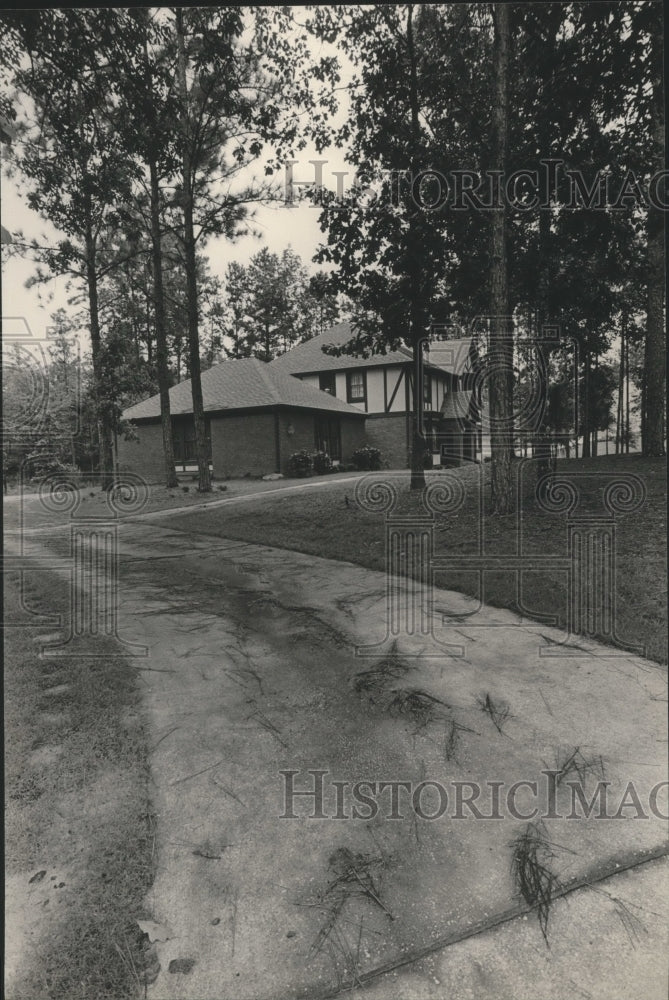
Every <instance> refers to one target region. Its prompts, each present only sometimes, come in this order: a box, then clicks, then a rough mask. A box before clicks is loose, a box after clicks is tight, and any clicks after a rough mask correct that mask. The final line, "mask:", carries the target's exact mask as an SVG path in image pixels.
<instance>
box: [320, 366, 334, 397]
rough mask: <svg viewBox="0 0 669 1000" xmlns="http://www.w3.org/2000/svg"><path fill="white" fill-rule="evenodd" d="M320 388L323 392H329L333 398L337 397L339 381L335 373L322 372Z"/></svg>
mask: <svg viewBox="0 0 669 1000" xmlns="http://www.w3.org/2000/svg"><path fill="white" fill-rule="evenodd" d="M318 388H319V389H320V390H321V391H322V392H329V393H330V395H331V396H336V395H337V381H336V377H335V373H334V372H321V373H320V375H319V376H318Z"/></svg>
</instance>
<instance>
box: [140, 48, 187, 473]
mask: <svg viewBox="0 0 669 1000" xmlns="http://www.w3.org/2000/svg"><path fill="white" fill-rule="evenodd" d="M144 68H145V77H146V94H147V102H148V105H149V115H150V116H151V121H150V129H151V134H150V137H149V143H148V151H147V157H146V159H147V162H148V166H149V178H150V210H151V257H152V260H153V291H154V297H153V298H154V302H153V314H154V317H155V322H156V368H157V373H158V391H159V394H160V421H161V424H162V430H163V456H164V459H165V485H166V486H167V487H168V489H169V488H173V487H175V486H178V485H179V480H178V479H177V473H176V469H175V467H174V436H173V433H172V417H171V415H170V372H169V366H168V348H167V330H166V327H165V290H164V287H163V251H162V244H161V235H160V185H159V182H158V163H157V157H156V149H157V143H158V127H157V122H156V115H155V107H154V105H153V78H152V73H151V64H150V62H149V47H148V37H147V32H146V31H145V34H144Z"/></svg>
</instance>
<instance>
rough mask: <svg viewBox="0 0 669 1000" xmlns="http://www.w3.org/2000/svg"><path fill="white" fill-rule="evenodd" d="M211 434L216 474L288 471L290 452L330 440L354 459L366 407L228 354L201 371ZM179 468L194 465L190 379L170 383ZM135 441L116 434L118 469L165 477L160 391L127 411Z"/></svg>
mask: <svg viewBox="0 0 669 1000" xmlns="http://www.w3.org/2000/svg"><path fill="white" fill-rule="evenodd" d="M202 393H203V397H204V409H205V418H206V423H207V436H208V439H209V444H210V461H211V467H212V472H213V474H214V476H216V477H217V478H219V479H222V478H226V477H240V476H247V475H250V476H262V475H266V474H267V473H272V472H281V473H283V474H284V475H285V474H286V473H287V472H288V459H289V457H290V455H291V454H293V452H296V451H301V450H302V449H306V450H307V451H309V452H313V451H314V450H316V449H317V448H323V445H327V450H328V452H329V454H330V457H331V458H332V459H333V460H334V461H341V462H344V463H349V462H350V461H351V456H352V454H353V452H354V451H355V450H356V449H357V448H360V447H361V446H362V445H363V444H364V443H365V433H364V425H365V419H364V413H361V412H360V410H359V409H357V408H356V407H354V406H351V405H350V404H348V403H346V402H344V401H342V400H339V399H335V398H333V397H332V396H330V395H329V394H328V393H325V392H321V391H320V390H319V389H314V388H312V387H311V386H309V385H303V384H302V383H300V382H299V381H298V380H297V379H294V378H292V377H291V376H290V375H286V374H283V373H282V372H280V371H275V370H272V369H271V367H270V366H269V365H267V364H265V362H263V361H259V360H258V359H257V358H243V359H240V360H235V361H225V362H223V363H222V364H220V365H215V366H214V367H213V368H210V369H209V370H208V371H206V372H203V373H202ZM170 411H171V415H172V427H173V432H174V445H175V458H176V460H177V471H181V472H187V471H192V470H194V469H195V441H194V439H195V431H194V422H193V407H192V400H191V385H190V379H188V380H186V381H184V382H180V383H179V384H178V385H175V386H173V387H172V388H171V389H170ZM123 418H124V420H128V421H130V422H131V423H132V425H133V427H134V431H135V433H136V435H137V438H138V440H127V439H126V438H119V440H118V442H117V456H118V467H119V470H120V471H131V472H136V473H138V474H139V475H141V476H143V477H144V478H145V479H146V480H147V481H149V482H159V481H161V480H163V479H164V478H165V463H164V459H163V447H162V428H161V422H160V397H159V396H158V395H156V396H152V397H150V398H149V399H145V400H143V401H142V402H140V403H137V404H135V405H134V406H131V407H129V408H128V409H127V410H125V411H124V413H123Z"/></svg>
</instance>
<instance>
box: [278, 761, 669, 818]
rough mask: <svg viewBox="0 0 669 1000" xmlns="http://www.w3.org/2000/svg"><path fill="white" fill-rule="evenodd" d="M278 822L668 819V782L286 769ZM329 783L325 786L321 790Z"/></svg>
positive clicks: (554, 773) (552, 774)
mask: <svg viewBox="0 0 669 1000" xmlns="http://www.w3.org/2000/svg"><path fill="white" fill-rule="evenodd" d="M278 773H279V775H280V776H281V779H282V784H281V795H282V799H281V804H282V811H281V814H280V816H279V819H293V820H294V819H319V820H363V821H369V820H373V819H375V818H377V817H382V818H383V819H384V820H398V821H399V820H404V819H407V818H411V817H412V816H417V817H418V818H419V819H421V820H428V821H433V820H440V819H446V820H477V821H478V820H490V821H495V820H505V819H513V820H519V821H523V822H527V821H529V820H561V819H566V820H580V819H591V818H592V819H595V820H629V819H636V820H649V819H659V820H667V819H669V812H668V811H667V809H668V807H667V790H668V789H669V781H660V782H657V783H656V784H655V785H653V786H652V787H648V788H644V789H641V788H640V787H639V785H638V783H635V782H633V781H626V782H625V783H624V787H622V789H619V790H618V791H614V790H613V783H612V782H610V781H606V780H603V779H601V780H598V781H597V782H596V783H594V784H593V787H591V788H590V789H587V788H586V784H585V782H583V781H582V780H578V781H574V780H570V779H566V780H564V781H563V780H562V777H563V772H562V771H559V770H554V769H551V768H546V769H545V770H543V771H541V774H540V777H538V778H532V779H528V778H522V779H519V780H517V781H513V782H509V781H493V780H491V781H486V782H484V783H481V782H476V781H456V780H451V781H439V780H435V779H427V778H423V779H421V780H420V781H416V780H412V779H396V778H393V779H387V780H378V779H371V778H363V779H358V780H351V779H346V780H340V779H335V778H333V777H331V772H330V771H328V770H325V769H321V768H309V769H308V770H306V771H300V770H293V769H285V770H281V771H279V772H278ZM326 779H327V784H326Z"/></svg>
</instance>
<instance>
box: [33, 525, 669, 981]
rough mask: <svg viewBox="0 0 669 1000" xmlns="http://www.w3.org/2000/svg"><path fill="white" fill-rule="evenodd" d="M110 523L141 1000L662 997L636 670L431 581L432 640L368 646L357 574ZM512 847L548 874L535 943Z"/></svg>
mask: <svg viewBox="0 0 669 1000" xmlns="http://www.w3.org/2000/svg"><path fill="white" fill-rule="evenodd" d="M120 537H121V586H120V619H119V632H120V635H121V637H122V638H123V639H124V640H126V641H132V642H136V643H143V644H145V645H146V646H148V650H149V655H148V656H147V657H146V658H144V659H141V658H138V659H137V661H136V662H137V667H138V670H139V671H140V677H141V682H142V689H143V691H144V695H145V705H146V710H147V714H148V718H149V723H150V728H151V734H152V744H151V745H152V753H151V789H152V796H153V802H154V807H155V811H156V814H157V831H156V850H157V857H158V871H157V877H156V880H155V883H154V886H153V889H152V891H151V893H150V896H149V898H148V899H147V906H148V908H149V910H150V912H151V914H152V916H153V920H154V921H155V922H156V924H157V925H159V926H158V928H157V929H156V930H155V934H154V936H155V937H156V948H157V952H158V957H159V960H160V965H161V970H160V973H159V975H158V977H157V978H156V979H155V981H154V982H153V983H152V985H151V986H150V987H149V993H148V995H149V997H151V998H152V1000H167V998H183V1000H185V998H193V1000H195V998H198V1000H205V998H207V1000H224V998H225V1000H244V998H254V1000H261V998H267V1000H270V998H272V1000H274V998H276V1000H279V998H281V1000H287V998H289V997H317V996H332V995H335V994H337V992H339V991H340V990H342V989H345V988H348V989H350V988H352V987H355V986H356V985H360V984H362V983H365V984H367V989H366V990H365V996H373V997H375V998H379V1000H380V998H381V997H389V996H394V997H395V996H396V997H401V998H402V1000H409V998H416V1000H418V998H421V1000H422V998H425V1000H427V998H429V1000H437V998H439V1000H441V998H446V997H449V998H458V1000H460V998H465V997H476V998H477V1000H480V998H490V1000H492V998H496V1000H500V998H502V1000H504V998H508V1000H516V998H524V997H528V998H530V997H532V998H536V997H538V996H541V997H542V1000H562V998H564V997H565V996H575V997H592V998H595V997H597V998H602V1000H604V998H606V1000H615V998H620V1000H623V998H628V997H632V996H643V997H644V998H645V1000H651V998H655V997H657V998H660V997H664V996H666V992H667V975H666V962H665V958H664V952H665V950H666V933H665V927H666V926H667V921H666V910H667V906H666V902H665V900H666V899H667V897H668V894H667V892H666V889H667V863H666V858H665V857H664V856H663V855H664V853H665V851H666V832H667V824H666V821H665V820H663V819H662V818H661V815H662V814H663V813H664V814H666V812H667V807H666V801H667V796H666V785H665V786H664V787H663V788H661V787H660V784H661V783H662V782H663V781H665V779H666V754H667V743H666V698H667V685H666V671H665V670H664V669H663V668H661V667H659V666H657V665H656V664H654V663H651V662H649V661H645V660H642V659H640V658H637V657H634V656H627V655H617V654H615V653H614V652H613V651H611V650H610V649H607V648H606V647H601V646H598V645H597V644H594V643H584V644H583V645H580V644H579V648H578V649H574V650H572V651H571V653H572V654H573V655H569V656H567V657H564V658H557V659H555V658H550V657H546V656H542V655H540V652H539V648H540V646H542V645H543V646H545V645H546V643H550V642H551V641H553V642H556V643H559V642H561V641H563V640H564V636H563V635H562V634H561V633H558V632H556V631H552V630H550V629H547V628H545V627H542V629H541V633H542V637H540V636H539V635H538V632H537V629H536V627H533V626H532V625H531V623H529V622H522V621H521V620H520V619H518V618H517V617H516V616H514V615H513V614H511V613H510V612H506V611H499V610H494V609H484V610H483V611H481V612H479V613H478V614H477V615H475V616H473V617H472V618H471V619H470V618H468V615H469V614H470V612H471V611H472V610H473V607H475V605H474V604H473V602H471V601H470V600H469V599H467V598H464V597H462V596H461V595H458V594H454V593H450V592H443V591H442V592H439V593H438V594H437V595H436V600H435V602H434V608H433V610H434V612H435V623H436V631H435V639H434V640H432V639H425V637H421V638H417V637H413V638H412V637H409V636H397V637H396V638H395V641H394V642H393V641H391V640H390V639H387V638H386V631H387V608H386V581H385V577H384V575H383V574H380V573H377V572H374V571H371V570H367V569H364V568H361V567H359V566H355V565H352V564H348V563H343V562H334V561H331V560H325V559H319V558H315V557H313V556H307V555H303V554H300V553H295V552H288V551H285V550H279V549H272V548H268V547H264V546H261V545H251V544H247V543H240V542H234V541H229V542H226V541H222V540H221V539H220V538H212V537H208V536H206V535H202V534H197V533H195V532H190V531H180V530H174V529H173V528H172V527H170V522H169V520H167V519H165V520H163V519H161V518H160V517H159V516H155V517H153V518H151V517H148V518H146V519H144V520H143V521H142V522H141V523H138V522H136V523H132V522H130V521H129V522H125V523H124V524H123V526H122V530H121V535H120ZM42 542H43V539H42V540H41V541H40V543H42ZM440 642H441V643H443V642H445V643H454V642H457V643H459V644H461V646H462V654H463V655H452V653H449V652H448V651H445V650H444V648H443V646H442V645H440ZM375 644H376V648H375V649H370V648H369V647H373V646H374V645H375ZM361 647H366V655H359V654H360V652H361ZM364 651H365V650H363V652H364ZM544 771H553V772H556V771H560V772H561V773H560V775H559V778H560V780H559V781H557V779H553V781H554V783H553V785H552V786H550V784H549V782H550V780H551V779H550V778H549V777H547V776H546V775H544V774H543V772H544ZM563 779H564V780H563ZM576 779H578V780H576ZM321 781H322V789H323V797H322V800H321V799H320V798H319V797H318V795H317V794H315V789H320V787H321ZM601 781H605V782H607V783H608V785H607V787H606V794H607V800H606V804H605V808H604V815H602V809H601V799H599V800H598V802H599V806H600V807H598V806H597V804H596V805H595V807H594V808H592V810H591V813H590V815H589V816H587V815H586V814H587V812H588V809H587V808H586V807H584V806H583V803H582V801H581V799H582V798H583V797H585V799H586V803H585V805H586V806H587V805H588V800H590V798H591V796H592V795H593V794H594V792H595V790H596V788H597V785H598V782H601ZM570 782H572V783H574V782H575V783H576V784H582V785H583V788H584V792H583V794H582V795H581V797H579V795H578V793H577V792H576V791H575V790H574V789H573V788H572V787H571V786H570ZM336 783H338V784H336ZM356 783H357V785H356ZM365 783H366V784H365ZM375 783H376V784H375ZM380 783H386V784H385V785H384V787H383V788H381V787H380ZM533 783H536V784H533ZM354 785H355V786H356V788H355V789H354V787H353V786H354ZM551 789H552V791H551ZM653 789H655V792H654V793H653ZM599 791H600V793H601V792H602V787H601V786H600V789H599ZM301 792H307V793H308V794H306V795H300V794H297V793H301ZM444 794H445V795H446V796H447V802H445V800H444ZM393 795H396V801H393ZM653 795H655V800H654V801H653ZM533 810H536V812H535V813H533ZM314 813H315V814H316V816H314ZM542 815H544V816H546V818H545V819H544V820H543V823H542V824H541V825H539V826H536V827H534V828H533V830H534V832H535V834H536V837H535V839H534V840H528V838H527V830H528V822H530V821H536V820H537V819H539V818H540V817H541V816H542ZM569 816H571V818H567V817H569ZM293 817H294V818H293ZM430 817H433V818H430ZM614 817H615V818H614ZM523 835H525V840H524V841H519V840H518V838H520V837H522V836H523ZM536 838H539V839H536ZM519 844H520V845H521V846H522V845H523V844H524V847H525V854H524V855H523V854H522V852H521V851H520V848H519ZM514 851H515V852H516V861H517V869H518V863H519V860H518V859H519V858H521V857H525V859H526V860H527V858H528V857H529V858H530V861H528V862H527V864H528V865H529V867H525V868H523V869H522V870H523V872H524V873H525V876H526V877H529V876H532V874H534V876H536V877H537V878H539V882H540V884H541V886H543V887H544V888H545V887H546V886H547V885H548V886H549V896H550V889H552V895H553V898H552V901H551V900H550V899H549V900H548V904H549V905H548V906H547V908H546V911H545V912H543V916H544V917H545V920H544V926H543V931H545V933H546V938H544V933H543V931H542V926H541V924H540V920H539V919H538V916H537V910H536V908H535V909H534V910H530V908H529V907H528V905H527V902H526V901H525V900H524V899H523V896H522V894H521V893H520V892H519V883H518V880H517V878H516V876H515V875H514V873H513V871H512V861H513V857H514ZM532 857H533V858H534V861H535V862H536V864H535V865H534V867H532V864H531V858H532ZM537 865H539V866H541V865H543V876H542V874H541V870H539V869H538V868H537ZM528 872H529V876H528ZM553 876H554V881H552V882H551V878H552V877H553ZM542 877H543V881H541V879H542ZM546 879H548V882H547V881H546ZM546 920H547V925H546Z"/></svg>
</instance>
